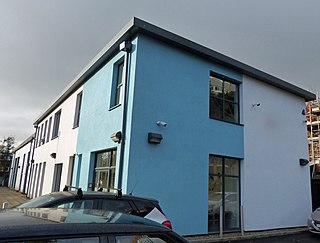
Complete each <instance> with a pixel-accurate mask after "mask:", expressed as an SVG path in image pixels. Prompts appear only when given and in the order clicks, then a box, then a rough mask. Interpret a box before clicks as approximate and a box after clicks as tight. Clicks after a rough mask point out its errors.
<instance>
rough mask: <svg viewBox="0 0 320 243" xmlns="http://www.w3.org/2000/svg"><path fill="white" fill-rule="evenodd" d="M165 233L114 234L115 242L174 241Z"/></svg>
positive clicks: (158, 242) (154, 242)
mask: <svg viewBox="0 0 320 243" xmlns="http://www.w3.org/2000/svg"><path fill="white" fill-rule="evenodd" d="M174 242H175V241H173V240H171V239H170V238H169V237H168V236H166V235H153V234H149V235H122V236H116V243H174Z"/></svg>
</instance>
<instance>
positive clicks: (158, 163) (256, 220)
mask: <svg viewBox="0 0 320 243" xmlns="http://www.w3.org/2000/svg"><path fill="white" fill-rule="evenodd" d="M314 99H315V95H314V94H312V93H310V92H308V91H306V90H303V89H301V88H299V87H296V86H294V85H292V84H290V83H288V82H285V81H283V80H281V79H278V78H276V77H274V76H271V75H269V74H267V73H264V72H262V71H260V70H257V69H255V68H253V67H250V66H248V65H246V64H244V63H241V62H239V61H236V60H234V59H232V58H230V57H227V56H224V55H222V54H220V53H218V52H215V51H213V50H211V49H208V48H206V47H204V46H201V45H199V44H197V43H194V42H192V41H190V40H187V39H185V38H183V37H181V36H178V35H176V34H173V33H171V32H168V31H166V30H164V29H161V28H159V27H157V26H154V25H152V24H150V23H147V22H145V21H142V20H140V19H137V18H134V19H133V20H132V21H130V22H129V23H128V24H127V25H126V26H125V27H124V29H123V30H122V31H121V32H120V33H119V34H118V35H116V36H115V37H114V38H113V40H112V41H111V42H110V43H109V44H108V45H107V46H106V47H105V48H104V49H103V50H102V51H101V52H100V53H99V54H98V55H97V56H96V57H95V58H94V59H93V60H92V61H91V62H90V63H89V64H88V65H87V66H86V67H85V69H84V70H82V71H81V73H80V74H79V75H78V76H77V77H76V78H75V79H74V80H73V81H72V82H71V84H70V85H69V86H68V87H67V89H66V90H65V91H64V92H63V93H62V94H61V95H60V96H59V97H58V98H57V99H56V100H55V101H54V103H53V104H52V105H51V106H50V107H49V108H48V109H47V110H46V111H44V113H43V114H41V116H40V117H39V118H38V119H37V120H36V121H35V124H34V126H35V127H36V136H35V138H34V141H35V142H34V145H35V146H34V147H33V148H32V150H33V152H34V154H33V156H32V166H31V167H32V168H31V173H29V175H31V181H32V183H31V186H30V187H31V188H32V193H29V194H30V196H31V197H36V196H39V195H41V194H45V193H49V192H51V191H57V190H62V188H63V186H64V185H65V184H70V185H73V186H77V187H81V188H83V189H84V190H98V189H102V190H104V191H111V190H112V188H122V190H123V192H124V193H133V194H134V195H140V196H146V197H154V198H157V199H158V200H159V201H160V204H161V206H162V208H163V209H164V211H165V212H166V214H167V216H168V218H170V220H171V221H172V223H173V226H174V229H175V230H176V231H177V232H179V233H180V234H183V235H194V234H207V233H215V232H218V231H219V228H220V225H222V226H223V230H224V231H225V232H228V231H239V230H240V229H241V228H243V229H244V230H245V231H252V230H267V229H273V228H285V227H296V226H303V225H305V224H306V218H307V217H308V215H309V214H310V212H311V194H310V175H309V166H305V165H304V164H303V163H300V161H302V160H304V161H305V160H306V159H308V140H307V130H306V122H305V116H304V115H302V113H303V112H302V111H303V110H304V109H305V102H306V101H310V100H314ZM279 104H282V105H281V106H280V105H279ZM17 153H18V151H17ZM17 153H16V158H17ZM18 173H19V172H18ZM13 177H14V176H13ZM16 185H17V183H13V182H12V183H11V186H12V187H16ZM29 185H30V183H29ZM33 188H35V189H33ZM220 216H221V217H220ZM220 219H222V221H221V220H220ZM241 219H242V220H241Z"/></svg>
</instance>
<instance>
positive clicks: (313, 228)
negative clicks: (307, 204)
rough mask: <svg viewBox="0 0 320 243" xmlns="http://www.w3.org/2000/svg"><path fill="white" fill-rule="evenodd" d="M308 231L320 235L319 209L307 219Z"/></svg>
mask: <svg viewBox="0 0 320 243" xmlns="http://www.w3.org/2000/svg"><path fill="white" fill-rule="evenodd" d="M308 230H309V231H310V232H312V233H316V234H320V208H317V209H316V210H315V211H314V212H313V213H312V214H311V216H310V217H309V218H308Z"/></svg>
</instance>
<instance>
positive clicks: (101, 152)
mask: <svg viewBox="0 0 320 243" xmlns="http://www.w3.org/2000/svg"><path fill="white" fill-rule="evenodd" d="M109 152H110V156H111V157H110V163H109V166H103V167H101V166H100V167H97V158H98V155H99V154H104V153H109ZM114 153H116V154H115V158H113V157H114ZM113 159H114V160H115V161H113ZM113 162H114V163H113ZM113 164H114V165H113ZM116 168H117V148H112V149H108V150H103V151H97V152H95V155H94V170H93V173H94V175H93V187H92V190H93V191H94V190H98V189H99V187H98V186H97V185H96V179H97V173H98V172H101V171H105V172H108V181H107V185H106V187H102V188H111V185H112V184H113V185H115V177H116ZM112 170H114V173H115V176H114V181H113V183H111V178H112V177H111V176H110V175H111V171H112ZM106 191H108V192H110V189H107V190H106Z"/></svg>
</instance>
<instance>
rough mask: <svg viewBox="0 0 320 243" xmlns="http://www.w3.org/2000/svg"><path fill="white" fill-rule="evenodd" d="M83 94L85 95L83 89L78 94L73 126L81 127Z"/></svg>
mask: <svg viewBox="0 0 320 243" xmlns="http://www.w3.org/2000/svg"><path fill="white" fill-rule="evenodd" d="M82 96H83V91H81V92H80V93H78V94H77V101H76V107H75V111H74V118H73V128H77V127H79V122H80V113H81V105H82Z"/></svg>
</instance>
